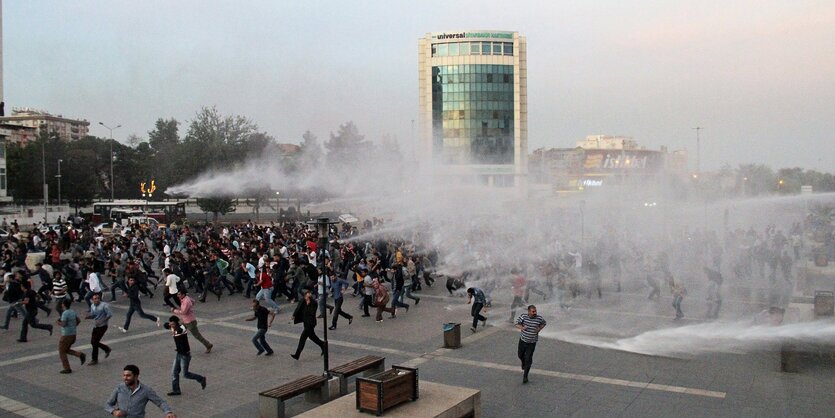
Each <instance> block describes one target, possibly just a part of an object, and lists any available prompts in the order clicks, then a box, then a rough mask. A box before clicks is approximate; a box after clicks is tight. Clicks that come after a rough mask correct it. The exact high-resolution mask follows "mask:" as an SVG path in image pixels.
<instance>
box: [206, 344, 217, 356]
mask: <svg viewBox="0 0 835 418" xmlns="http://www.w3.org/2000/svg"><path fill="white" fill-rule="evenodd" d="M213 348H215V346H214V345H210V346H209V348H207V349H206V354H209V353H211V352H212V349H213Z"/></svg>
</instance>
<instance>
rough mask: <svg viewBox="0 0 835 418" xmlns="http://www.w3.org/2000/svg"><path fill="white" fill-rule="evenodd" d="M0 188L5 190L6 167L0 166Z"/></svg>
mask: <svg viewBox="0 0 835 418" xmlns="http://www.w3.org/2000/svg"><path fill="white" fill-rule="evenodd" d="M0 190H6V169H5V168H0Z"/></svg>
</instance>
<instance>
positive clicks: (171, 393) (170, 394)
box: [167, 391, 183, 396]
mask: <svg viewBox="0 0 835 418" xmlns="http://www.w3.org/2000/svg"><path fill="white" fill-rule="evenodd" d="M182 394H183V393H182V392H179V391H178V392H168V394H167V395H168V396H180V395H182Z"/></svg>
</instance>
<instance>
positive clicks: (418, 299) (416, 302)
mask: <svg viewBox="0 0 835 418" xmlns="http://www.w3.org/2000/svg"><path fill="white" fill-rule="evenodd" d="M418 303H420V298H417V299H415V306H417V305H418Z"/></svg>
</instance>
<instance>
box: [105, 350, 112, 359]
mask: <svg viewBox="0 0 835 418" xmlns="http://www.w3.org/2000/svg"><path fill="white" fill-rule="evenodd" d="M111 352H113V350H112V349H110V350H107V351H105V352H104V358H108V357H110V353H111Z"/></svg>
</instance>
